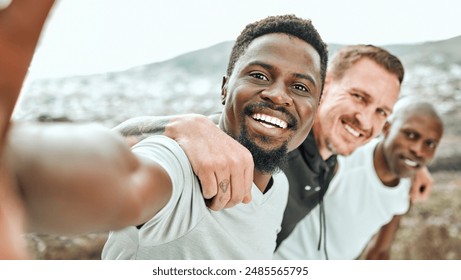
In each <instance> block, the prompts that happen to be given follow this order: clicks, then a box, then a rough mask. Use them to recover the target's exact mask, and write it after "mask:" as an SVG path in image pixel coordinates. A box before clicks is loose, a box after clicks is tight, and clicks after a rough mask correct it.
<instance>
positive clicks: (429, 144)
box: [426, 140, 437, 149]
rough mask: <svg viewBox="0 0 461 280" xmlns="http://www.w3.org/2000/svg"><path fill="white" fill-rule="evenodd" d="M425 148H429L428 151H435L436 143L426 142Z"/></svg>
mask: <svg viewBox="0 0 461 280" xmlns="http://www.w3.org/2000/svg"><path fill="white" fill-rule="evenodd" d="M426 146H427V147H428V148H429V149H435V148H436V147H437V143H435V142H434V141H432V140H428V141H426Z"/></svg>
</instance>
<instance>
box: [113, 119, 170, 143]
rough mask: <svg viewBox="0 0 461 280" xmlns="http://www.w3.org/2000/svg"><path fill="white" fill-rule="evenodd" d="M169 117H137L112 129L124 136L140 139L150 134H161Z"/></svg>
mask: <svg viewBox="0 0 461 280" xmlns="http://www.w3.org/2000/svg"><path fill="white" fill-rule="evenodd" d="M170 119H171V117H138V118H133V119H129V120H127V121H125V122H123V123H121V124H119V125H117V126H116V127H114V128H113V130H115V131H118V132H119V133H120V134H122V135H123V136H125V137H129V136H130V137H136V138H138V140H142V139H144V138H147V137H149V136H151V135H161V134H163V133H164V132H165V126H166V125H167V124H168V122H169V121H170Z"/></svg>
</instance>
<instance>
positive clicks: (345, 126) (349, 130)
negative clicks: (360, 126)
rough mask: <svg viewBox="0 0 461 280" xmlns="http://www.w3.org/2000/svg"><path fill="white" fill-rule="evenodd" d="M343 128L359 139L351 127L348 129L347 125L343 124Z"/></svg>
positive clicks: (358, 133) (358, 134) (356, 132)
mask: <svg viewBox="0 0 461 280" xmlns="http://www.w3.org/2000/svg"><path fill="white" fill-rule="evenodd" d="M344 128H345V129H346V130H347V131H348V132H349V133H350V134H352V135H354V136H355V137H359V136H360V132H358V131H357V130H355V129H353V128H352V127H350V126H349V125H347V124H344Z"/></svg>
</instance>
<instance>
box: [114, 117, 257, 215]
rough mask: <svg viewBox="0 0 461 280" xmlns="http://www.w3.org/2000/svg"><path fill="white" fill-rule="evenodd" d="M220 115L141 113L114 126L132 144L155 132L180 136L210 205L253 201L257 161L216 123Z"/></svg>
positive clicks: (223, 206) (232, 204) (221, 205)
mask: <svg viewBox="0 0 461 280" xmlns="http://www.w3.org/2000/svg"><path fill="white" fill-rule="evenodd" d="M218 116H219V115H214V116H211V117H209V118H207V117H205V116H201V115H196V114H189V115H177V116H170V117H140V118H134V119H131V120H128V121H125V122H124V123H122V124H120V125H118V126H117V127H115V128H114V129H115V130H116V131H119V132H120V133H121V134H122V135H124V136H125V137H128V138H127V139H128V140H127V142H128V143H129V144H130V145H132V144H133V143H136V142H137V141H139V140H140V139H143V138H145V137H147V136H149V135H151V134H163V135H165V136H168V137H170V138H172V139H174V140H176V141H177V142H178V144H179V145H180V146H181V147H182V149H183V150H184V151H185V152H186V154H187V157H188V158H189V160H190V162H191V164H192V168H193V170H194V173H195V174H196V175H197V176H198V177H199V179H200V183H201V185H202V191H203V196H204V197H205V199H209V204H208V206H209V207H210V208H211V209H213V210H220V209H223V208H225V207H232V206H234V205H236V204H238V203H240V202H243V203H248V202H250V201H251V186H252V182H253V167H254V165H253V157H252V156H251V153H250V152H249V151H248V150H247V149H246V148H245V147H243V146H242V145H240V144H239V143H238V142H237V141H235V140H234V139H233V138H232V137H230V136H229V135H227V134H226V133H224V132H223V131H222V130H221V129H219V128H218V127H217V126H216V123H217V121H218V119H219V118H218Z"/></svg>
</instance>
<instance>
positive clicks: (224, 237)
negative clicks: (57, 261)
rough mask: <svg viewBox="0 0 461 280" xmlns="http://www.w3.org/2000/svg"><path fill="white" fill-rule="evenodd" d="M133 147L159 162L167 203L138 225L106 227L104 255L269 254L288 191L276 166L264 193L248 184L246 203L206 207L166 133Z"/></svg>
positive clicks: (183, 156) (212, 256)
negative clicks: (167, 182)
mask: <svg viewBox="0 0 461 280" xmlns="http://www.w3.org/2000/svg"><path fill="white" fill-rule="evenodd" d="M133 152H134V153H135V154H136V155H137V156H139V157H143V158H145V159H149V160H152V161H155V162H156V163H158V164H160V165H161V166H162V167H163V168H164V169H165V170H166V172H167V173H168V174H169V176H170V178H171V181H172V185H173V190H172V196H171V198H170V200H169V202H168V203H167V204H166V206H165V207H164V208H163V209H162V210H160V211H159V212H158V213H157V214H156V215H155V216H154V217H152V219H150V220H149V221H148V222H146V223H145V224H144V225H143V226H142V227H141V228H140V229H138V228H136V227H135V226H131V227H127V228H125V229H123V230H120V231H116V232H111V233H110V235H109V239H108V240H107V242H106V244H105V246H104V249H103V252H102V258H103V259H198V260H201V259H218V260H222V259H271V258H272V256H273V252H274V249H275V241H276V236H277V233H278V231H279V230H280V225H281V221H282V216H283V211H284V209H285V206H286V203H287V197H288V180H287V178H286V177H285V175H284V174H283V173H282V172H280V173H278V174H275V175H274V176H273V185H272V187H271V188H270V189H269V190H268V191H267V192H266V193H265V194H262V193H261V191H260V190H259V189H258V188H257V187H256V186H255V185H253V188H252V196H253V199H252V201H251V202H250V203H249V204H238V205H237V206H235V207H233V208H229V209H224V210H222V211H212V210H210V209H208V208H207V206H206V204H205V201H204V199H203V195H202V192H201V187H200V184H199V180H198V179H197V177H196V176H195V175H194V173H193V171H192V167H191V166H190V163H189V161H188V159H187V156H186V154H185V153H184V151H183V150H182V149H181V148H180V146H179V145H178V144H177V143H176V142H175V141H173V140H171V139H170V138H167V137H164V136H152V137H149V138H147V139H145V140H143V141H141V142H140V143H139V144H137V145H136V146H134V147H133Z"/></svg>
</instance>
